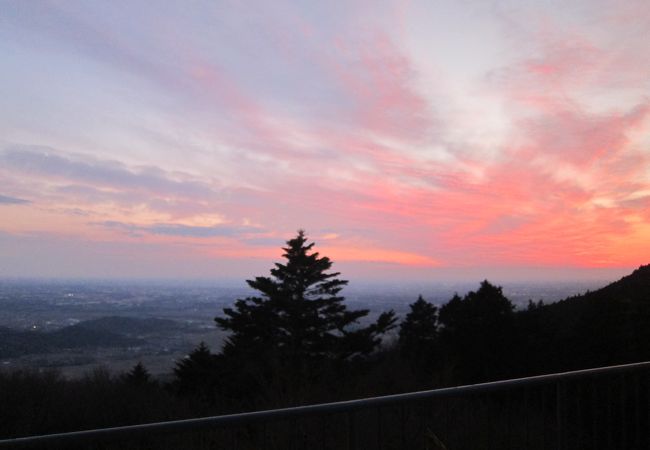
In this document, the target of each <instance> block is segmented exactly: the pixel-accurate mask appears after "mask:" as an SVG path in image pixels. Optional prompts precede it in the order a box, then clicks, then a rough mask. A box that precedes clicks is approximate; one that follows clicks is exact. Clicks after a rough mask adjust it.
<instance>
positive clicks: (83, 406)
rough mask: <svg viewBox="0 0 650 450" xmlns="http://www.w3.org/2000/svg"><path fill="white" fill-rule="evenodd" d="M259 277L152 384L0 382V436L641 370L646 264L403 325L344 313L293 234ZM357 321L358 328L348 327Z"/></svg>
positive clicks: (487, 286)
mask: <svg viewBox="0 0 650 450" xmlns="http://www.w3.org/2000/svg"><path fill="white" fill-rule="evenodd" d="M283 250H284V255H283V261H282V262H278V263H275V264H274V266H273V268H272V269H271V270H270V274H269V276H259V277H256V278H253V279H251V280H248V281H247V282H248V284H249V285H250V287H251V288H253V289H254V290H255V291H256V292H257V294H256V295H254V296H251V297H247V298H243V299H238V300H236V301H235V302H234V304H233V305H232V306H231V307H229V308H225V309H224V310H223V311H222V312H221V313H219V312H218V311H216V313H217V316H216V317H215V326H216V327H219V328H220V329H222V330H224V331H227V332H228V333H229V337H228V339H227V340H226V342H225V344H224V346H223V348H221V349H210V348H208V347H207V346H206V345H205V344H204V343H200V344H199V345H198V346H197V347H196V348H195V349H194V350H193V351H192V352H191V353H190V354H189V355H187V357H185V358H184V359H181V360H179V361H177V363H176V365H175V367H173V373H174V377H173V381H171V382H166V383H162V382H160V381H159V380H156V379H154V378H153V377H152V376H151V375H150V374H149V373H148V371H147V368H146V367H144V366H143V365H142V364H140V363H136V362H134V363H135V364H134V366H133V368H132V369H131V370H130V371H128V372H126V373H121V374H113V373H110V372H109V371H108V370H106V369H98V370H96V371H94V372H92V373H88V374H87V375H86V376H85V377H83V378H81V379H74V380H72V379H65V378H64V377H62V376H61V375H60V374H58V373H57V372H56V371H46V372H35V371H29V370H19V371H3V372H0V404H1V405H2V408H0V437H2V438H10V437H18V436H29V435H38V434H48V433H56V432H64V431H72V430H81V429H92V428H100V427H110V426H118V425H126V424H136V423H146V422H154V421H163V420H171V419H180V418H190V417H200V416H207V415H217V414H225V413H233V412H242V411H255V410H262V409H272V408H278V407H286V406H292V405H306V404H313V403H320V402H332V401H335V400H343V399H353V398H362V397H368V396H376V395H383V394H393V393H400V392H409V391H415V390H421V389H433V388H438V387H445V386H457V385H464V384H472V383H479V382H485V381H491V380H501V379H508V378H515V377H523V376H530V375H538V374H545V373H553V372H560V371H568V370H576V369H583V368H591V367H600V366H607V365H614V364H623V363H631V362H637V361H646V360H649V359H650V326H648V325H649V324H650V265H648V266H642V267H640V268H639V269H637V270H636V271H634V272H633V273H632V274H630V275H628V276H626V277H624V278H622V279H621V280H619V281H617V282H615V283H612V284H610V285H608V286H606V287H605V288H603V289H600V290H597V291H593V292H587V293H585V294H583V295H579V296H574V297H570V298H567V299H565V300H563V301H560V302H557V303H552V304H544V303H543V302H533V301H530V302H529V304H528V306H527V307H526V308H521V309H516V308H515V307H514V305H513V303H512V302H511V301H510V300H509V299H508V298H506V297H505V296H504V294H503V292H502V289H501V288H500V287H499V286H495V285H493V284H492V283H490V282H489V281H487V280H485V281H483V282H481V283H480V284H479V285H478V286H477V288H476V290H475V291H471V292H469V293H467V294H465V295H463V296H461V295H458V294H456V295H455V296H453V297H452V298H451V299H449V301H447V302H446V303H444V304H442V305H440V306H436V305H434V304H432V303H430V302H428V301H427V300H426V299H425V298H422V296H420V297H419V298H416V299H413V303H412V304H411V305H410V311H409V313H408V314H407V315H406V316H405V317H401V318H400V317H397V316H396V315H395V313H394V312H393V311H385V312H383V313H381V314H380V315H379V316H378V318H377V319H376V320H374V321H372V322H369V321H362V319H364V318H365V317H366V316H367V315H368V313H369V311H368V310H350V309H348V307H347V306H346V303H345V298H344V296H343V288H344V287H345V285H346V284H347V281H346V280H343V279H341V278H340V276H341V274H340V273H338V272H333V271H331V268H332V264H333V262H332V261H331V260H330V259H329V258H328V257H326V256H321V255H320V254H319V253H318V252H316V251H315V250H314V243H313V242H312V243H310V242H309V241H308V239H307V237H306V235H305V234H304V232H302V231H299V232H298V234H297V235H296V236H295V237H294V238H292V239H291V240H289V241H288V242H287V243H286V246H285V247H284V248H283ZM361 323H363V325H361Z"/></svg>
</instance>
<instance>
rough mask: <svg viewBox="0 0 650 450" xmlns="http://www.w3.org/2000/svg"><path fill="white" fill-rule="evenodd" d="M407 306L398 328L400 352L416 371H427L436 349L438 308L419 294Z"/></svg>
mask: <svg viewBox="0 0 650 450" xmlns="http://www.w3.org/2000/svg"><path fill="white" fill-rule="evenodd" d="M409 307H410V309H411V310H410V312H409V313H408V314H407V315H406V317H405V318H404V321H403V322H402V323H401V325H400V330H399V341H398V345H399V349H400V354H401V355H402V356H403V357H404V358H406V359H407V360H409V361H410V362H411V365H412V367H413V369H414V370H415V371H416V372H429V371H430V370H431V369H432V368H433V366H434V364H435V362H436V361H435V359H436V356H437V355H436V353H437V350H438V349H437V347H438V308H437V307H436V306H435V305H434V304H432V303H429V302H427V301H426V300H424V298H422V296H421V295H420V296H419V297H418V299H417V301H416V302H415V303H412V304H410V305H409Z"/></svg>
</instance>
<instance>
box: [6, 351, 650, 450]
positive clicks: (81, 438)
mask: <svg viewBox="0 0 650 450" xmlns="http://www.w3.org/2000/svg"><path fill="white" fill-rule="evenodd" d="M646 368H648V369H650V361H646V362H638V363H632V364H623V365H617V366H608V367H597V368H593V369H583V370H575V371H571V372H560V373H553V374H547V375H537V376H532V377H525V378H513V379H508V380H501V381H492V382H488V383H479V384H470V385H464V386H456V387H447V388H440V389H433V390H426V391H416V392H408V393H404V394H393V395H385V396H381V397H369V398H362V399H356V400H346V401H340V402H331V403H319V404H313V405H305V406H296V407H291V408H281V409H271V410H264V411H254V412H246V413H238V414H227V415H221V416H210V417H200V418H195V419H184V420H172V421H167V422H154V423H146V424H140V425H128V426H122V427H112V428H100V429H94V430H84V431H73V432H69V433H56V434H46V435H41V436H28V437H21V438H14V439H3V440H0V449H2V448H19V447H33V446H39V445H41V446H50V447H54V446H58V445H62V444H72V443H76V444H79V443H87V442H91V441H103V442H107V441H115V440H121V439H136V438H140V437H144V436H152V435H154V434H155V435H160V434H169V433H179V432H183V431H190V430H198V429H205V428H214V427H223V426H227V425H235V426H237V425H242V424H249V423H256V422H261V421H269V422H270V421H277V420H283V419H288V418H292V417H298V416H299V417H305V416H314V415H319V414H333V413H341V412H349V411H355V410H358V409H363V408H368V407H381V406H387V405H393V404H396V403H404V402H410V401H416V400H424V399H433V398H446V397H455V396H459V395H463V394H482V393H487V392H494V391H497V390H501V389H505V388H525V387H530V386H538V385H541V384H545V383H551V382H558V381H566V380H571V379H574V378H580V377H585V376H599V375H612V374H616V373H624V372H629V371H633V370H635V369H646Z"/></svg>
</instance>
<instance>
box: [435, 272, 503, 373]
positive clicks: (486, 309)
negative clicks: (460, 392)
mask: <svg viewBox="0 0 650 450" xmlns="http://www.w3.org/2000/svg"><path fill="white" fill-rule="evenodd" d="M439 321H440V324H441V333H440V338H441V343H442V344H443V346H444V348H445V352H446V353H447V355H446V356H447V359H448V362H451V363H452V364H453V365H455V366H456V368H457V369H458V375H459V376H460V377H461V378H464V381H467V382H475V381H485V380H488V379H498V378H503V377H506V376H507V375H508V374H509V370H510V366H511V363H512V361H513V350H514V345H513V344H514V343H513V339H512V338H513V336H515V329H514V305H513V304H512V302H511V301H510V300H508V298H506V297H505V296H504V295H503V290H502V288H501V287H498V286H494V285H493V284H491V283H490V282H489V281H487V280H485V281H483V282H482V283H481V286H480V288H479V289H478V290H477V291H472V292H469V293H468V294H467V295H465V297H464V298H461V297H460V296H458V294H456V295H454V297H453V298H452V299H451V300H450V301H449V302H448V303H446V304H445V305H443V306H442V307H441V308H440V314H439Z"/></svg>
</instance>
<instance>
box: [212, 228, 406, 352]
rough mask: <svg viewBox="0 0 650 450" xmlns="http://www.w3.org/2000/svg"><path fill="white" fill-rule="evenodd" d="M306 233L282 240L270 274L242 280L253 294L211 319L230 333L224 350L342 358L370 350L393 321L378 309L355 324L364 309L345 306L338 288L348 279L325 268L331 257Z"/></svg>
mask: <svg viewBox="0 0 650 450" xmlns="http://www.w3.org/2000/svg"><path fill="white" fill-rule="evenodd" d="M313 247H314V243H313V242H312V243H307V238H306V237H305V233H304V232H303V231H302V230H300V231H298V235H297V236H296V237H294V238H293V239H291V240H289V241H287V246H286V247H284V248H283V250H284V254H283V257H284V259H285V260H286V261H285V262H283V263H276V264H275V267H274V268H273V269H271V276H269V277H256V278H255V279H253V280H247V283H248V285H249V286H250V287H251V288H253V289H255V290H256V291H258V292H259V294H258V295H257V296H251V297H248V298H245V299H240V300H237V301H236V303H235V307H234V308H225V309H224V310H223V311H224V317H217V318H215V321H216V323H217V325H218V326H219V327H221V328H222V329H223V330H226V331H229V332H230V333H231V334H230V336H229V338H228V339H227V340H226V343H225V345H224V349H223V353H224V355H226V356H229V355H235V356H237V355H238V356H244V355H249V356H251V357H255V358H269V357H275V358H280V359H282V360H283V361H286V362H289V363H291V362H294V363H296V362H297V363H304V362H307V361H317V360H346V359H349V358H351V357H354V356H357V355H363V354H368V353H370V352H372V351H373V350H374V349H375V348H376V347H377V345H378V344H379V343H380V342H381V335H382V334H383V333H384V332H386V331H387V330H389V329H391V328H392V327H393V326H394V323H395V315H394V313H393V311H389V312H385V313H382V314H381V315H380V316H379V318H378V319H377V321H375V322H374V323H372V324H370V325H368V326H365V327H360V326H358V320H359V319H361V318H362V317H364V316H366V315H367V314H368V312H369V311H368V310H367V309H360V310H348V309H347V306H346V305H345V304H344V297H343V296H341V295H340V293H341V290H342V288H343V287H344V286H345V285H346V284H347V283H348V282H347V281H346V280H341V279H339V278H338V276H339V275H340V273H339V272H328V271H329V270H330V268H331V267H332V261H331V260H330V259H329V258H328V257H326V256H320V255H319V253H318V252H313V251H312V249H313Z"/></svg>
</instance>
